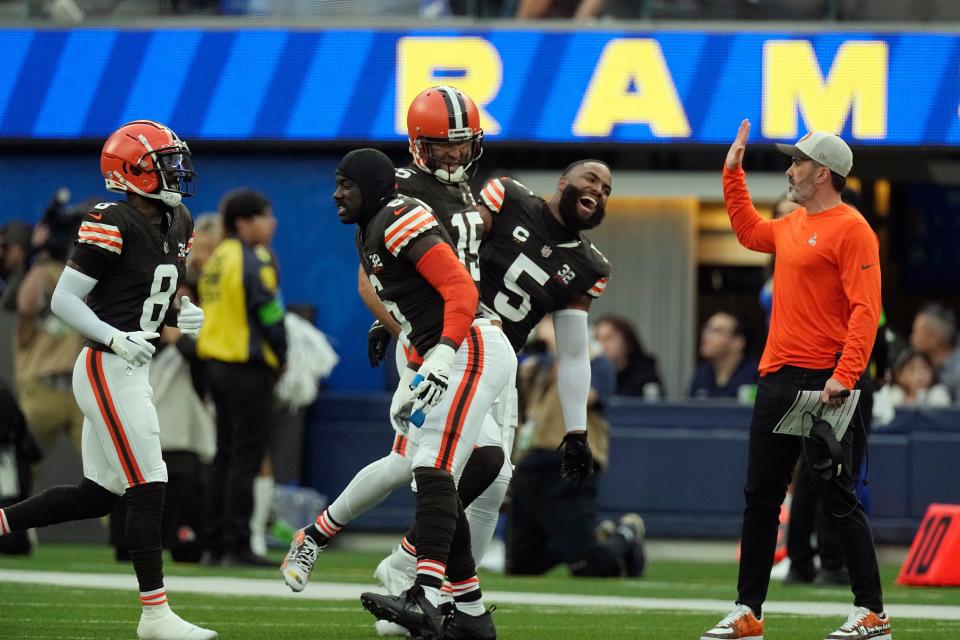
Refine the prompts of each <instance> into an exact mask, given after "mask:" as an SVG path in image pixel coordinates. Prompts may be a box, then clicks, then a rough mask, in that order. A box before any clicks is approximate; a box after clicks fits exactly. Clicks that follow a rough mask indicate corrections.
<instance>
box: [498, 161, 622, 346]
mask: <svg viewBox="0 0 960 640" xmlns="http://www.w3.org/2000/svg"><path fill="white" fill-rule="evenodd" d="M480 197H481V199H482V201H483V204H484V205H486V207H487V208H488V209H490V213H491V214H492V218H493V224H492V225H491V227H490V229H489V231H488V232H487V235H486V237H485V238H484V239H483V242H482V243H481V244H480V268H481V279H480V301H481V306H482V307H483V308H484V311H485V312H486V313H491V312H492V313H494V314H496V315H497V316H499V317H500V318H501V320H502V321H503V330H504V332H505V333H506V334H507V337H508V338H509V339H510V344H511V345H512V346H513V348H514V349H515V350H516V351H518V352H519V351H520V349H522V348H523V346H524V344H526V342H527V337H528V336H529V335H530V331H531V330H532V329H533V328H534V327H535V326H536V325H537V323H538V322H540V320H541V319H543V316H545V315H546V314H548V313H551V312H553V311H558V310H560V309H563V308H566V307H567V306H569V305H570V303H571V302H573V301H574V300H576V299H578V298H580V297H582V296H584V295H588V296H590V297H593V298H599V297H600V296H601V295H602V294H603V290H604V288H605V287H606V286H607V279H608V278H609V277H610V263H608V262H607V259H606V258H605V257H603V254H601V253H600V252H599V251H597V249H596V247H594V246H593V244H591V242H590V241H589V240H587V239H586V238H585V237H584V236H583V235H582V234H580V233H579V232H576V231H570V230H569V229H567V228H566V227H564V226H563V225H562V224H560V223H559V222H558V221H557V220H556V218H554V217H553V214H552V213H550V209H549V208H548V207H547V203H546V202H545V201H544V200H543V199H542V198H540V197H538V196H536V195H534V193H533V192H532V191H530V190H529V189H527V188H526V187H525V186H523V185H522V184H520V183H519V182H517V181H516V180H511V179H510V178H496V179H493V180H490V181H488V182H487V183H486V185H484V187H483V190H482V191H481V192H480Z"/></svg>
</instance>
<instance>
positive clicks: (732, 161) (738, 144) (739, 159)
mask: <svg viewBox="0 0 960 640" xmlns="http://www.w3.org/2000/svg"><path fill="white" fill-rule="evenodd" d="M748 137H750V121H749V120H747V119H744V120H743V121H742V122H741V123H740V128H739V129H738V130H737V137H736V138H734V139H733V144H731V145H730V150H729V151H727V169H730V170H733V169H736V168H738V167H739V166H740V165H742V164H743V153H744V151H746V150H747V138H748Z"/></svg>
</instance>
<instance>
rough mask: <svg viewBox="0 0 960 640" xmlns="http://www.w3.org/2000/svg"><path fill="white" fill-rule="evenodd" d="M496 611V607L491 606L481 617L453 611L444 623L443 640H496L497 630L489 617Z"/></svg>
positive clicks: (491, 617)
mask: <svg viewBox="0 0 960 640" xmlns="http://www.w3.org/2000/svg"><path fill="white" fill-rule="evenodd" d="M496 610H497V607H496V606H491V607H490V608H489V609H487V611H486V612H485V613H484V614H483V615H481V616H471V615H468V614H466V613H463V612H462V611H454V612H453V615H452V616H449V617H448V618H447V619H446V620H445V621H444V625H443V640H497V628H496V627H495V626H493V616H492V615H490V614H491V613H493V612H494V611H496Z"/></svg>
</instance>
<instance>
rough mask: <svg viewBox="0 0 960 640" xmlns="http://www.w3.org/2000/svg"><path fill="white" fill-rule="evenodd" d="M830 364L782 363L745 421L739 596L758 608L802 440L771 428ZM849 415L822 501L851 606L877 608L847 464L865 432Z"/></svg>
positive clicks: (874, 573) (874, 572) (876, 582)
mask: <svg viewBox="0 0 960 640" xmlns="http://www.w3.org/2000/svg"><path fill="white" fill-rule="evenodd" d="M832 373H833V371H832V370H830V369H827V370H810V369H799V368H797V367H784V368H783V369H780V370H779V371H776V372H774V373H771V374H768V375H766V376H764V377H762V378H761V379H760V384H759V386H758V388H757V399H756V402H755V404H754V408H753V420H752V422H751V424H750V443H749V454H748V462H747V482H746V486H745V487H744V496H745V497H746V503H747V507H746V509H745V510H744V512H743V534H742V543H741V556H740V578H739V580H738V583H737V593H738V597H737V602H738V603H740V604H746V605H748V606H750V607H752V608H754V609H757V610H759V609H760V608H761V606H762V605H763V602H764V600H766V598H767V588H768V587H769V585H770V570H771V568H772V567H773V555H774V550H775V548H776V544H777V527H778V525H779V514H780V505H781V504H782V503H783V499H784V496H785V495H786V492H787V485H789V484H790V476H791V474H792V473H793V469H794V465H795V464H796V462H797V459H798V457H799V456H800V452H801V439H800V438H798V437H796V436H789V435H781V434H776V433H773V428H774V427H775V426H776V424H777V422H779V420H780V418H782V417H783V415H784V414H785V413H786V412H787V411H788V410H789V409H790V406H791V405H792V404H793V401H794V399H795V398H796V396H797V392H798V391H799V390H801V389H818V390H820V389H823V385H824V384H825V383H826V381H827V379H828V378H830V376H831V374H832ZM859 422H860V418H859V416H855V417H854V419H853V422H851V424H850V427H849V428H848V429H847V432H846V433H845V434H844V437H843V440H842V442H841V445H842V447H843V452H844V456H845V464H844V465H843V473H842V474H841V475H840V477H839V478H837V479H835V480H832V481H829V482H823V483H821V484H819V485H818V488H819V496H820V502H821V504H822V505H823V509H824V512H825V513H826V514H827V517H828V518H830V520H831V521H832V523H833V526H834V529H835V530H836V532H837V536H838V538H839V539H840V546H841V549H842V550H843V558H844V561H845V562H846V564H847V568H848V569H849V570H850V582H851V586H852V589H853V594H854V604H855V605H856V606H861V607H867V608H869V609H871V610H873V611H882V610H883V595H882V591H881V587H880V571H879V569H878V567H877V555H876V550H875V549H874V546H873V534H872V533H871V531H870V522H869V521H868V520H867V514H866V513H865V512H864V510H863V507H862V506H860V504H859V503H858V501H857V497H856V492H855V482H856V481H855V479H854V476H853V472H852V471H851V469H852V468H853V450H854V435H855V434H856V433H858V432H859V433H860V434H862V433H863V430H862V429H863V427H862V426H861V425H860V424H859Z"/></svg>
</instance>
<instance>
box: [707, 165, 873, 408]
mask: <svg viewBox="0 0 960 640" xmlns="http://www.w3.org/2000/svg"><path fill="white" fill-rule="evenodd" d="M723 198H724V201H725V202H726V206H727V213H728V214H729V216H730V222H731V224H732V225H733V230H734V232H735V233H736V234H737V240H739V241H740V244H742V245H743V246H745V247H746V248H748V249H752V250H754V251H762V252H764V253H775V254H776V255H777V262H776V265H775V267H774V271H773V313H772V315H771V316H770V333H769V335H768V337H767V345H766V347H765V348H764V350H763V357H762V358H761V359H760V375H761V376H764V375H766V374H768V373H771V372H773V371H777V370H778V369H780V368H781V367H783V366H785V365H792V366H795V367H802V368H805V369H830V368H833V367H834V365H836V368H835V370H834V373H833V377H834V378H835V379H836V380H837V381H838V382H840V384H842V385H843V386H845V387H846V388H848V389H852V388H853V387H854V385H855V384H856V382H857V379H858V378H859V377H860V375H861V374H862V373H863V370H864V369H865V368H866V366H867V360H868V358H869V357H870V351H871V350H872V349H873V341H874V339H875V338H876V336H877V325H878V323H879V321H880V305H881V302H880V246H879V242H878V240H877V236H876V234H874V233H873V230H872V229H871V228H870V225H868V224H867V221H866V220H864V219H863V216H862V215H860V213H859V212H858V211H857V210H856V209H853V208H852V207H849V206H847V205H845V204H840V205H838V206H836V207H833V208H831V209H827V210H826V211H821V212H820V213H817V214H809V213H807V211H806V209H804V208H803V207H801V208H799V209H797V210H796V211H794V212H793V213H791V214H789V215H788V216H786V217H784V218H780V219H779V220H764V219H763V218H761V217H760V214H759V213H757V210H756V208H755V207H754V206H753V203H752V202H751V201H750V192H749V191H748V190H747V178H746V174H745V173H744V172H743V169H736V170H733V171H731V170H729V169H726V168H724V171H723ZM838 354H841V355H840V361H839V363H838V362H837V355H838Z"/></svg>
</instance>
